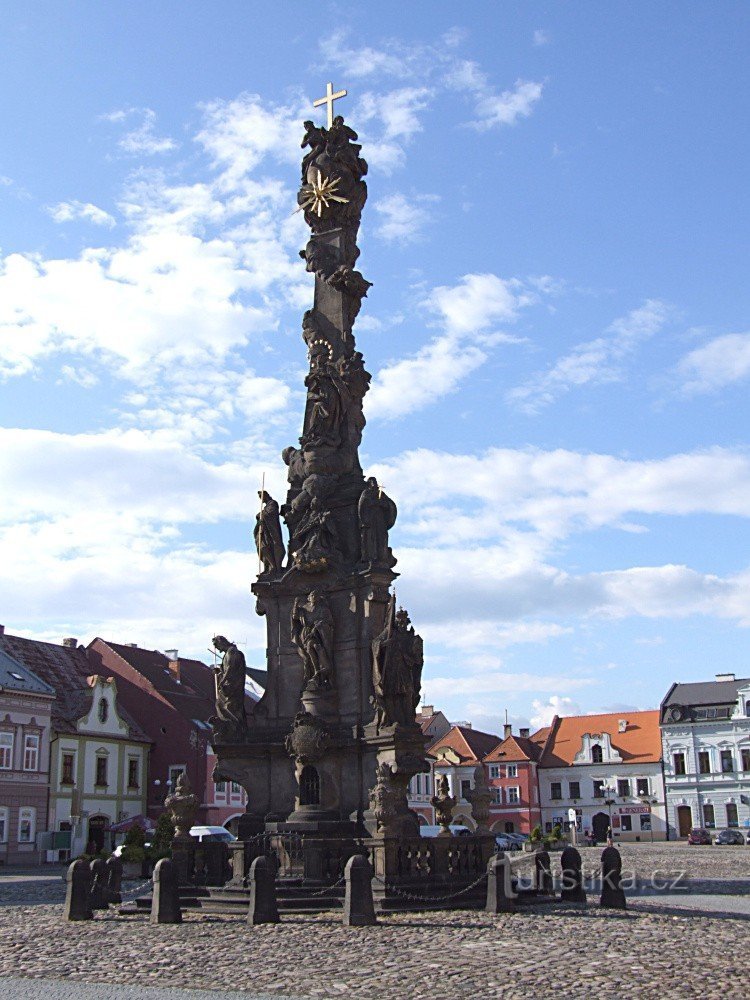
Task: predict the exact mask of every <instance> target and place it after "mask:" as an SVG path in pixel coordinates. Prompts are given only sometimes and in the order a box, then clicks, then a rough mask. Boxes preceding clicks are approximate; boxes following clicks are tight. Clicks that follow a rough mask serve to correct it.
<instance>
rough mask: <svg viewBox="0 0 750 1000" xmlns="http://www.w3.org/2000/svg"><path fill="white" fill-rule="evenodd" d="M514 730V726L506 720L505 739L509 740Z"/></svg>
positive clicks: (504, 727)
mask: <svg viewBox="0 0 750 1000" xmlns="http://www.w3.org/2000/svg"><path fill="white" fill-rule="evenodd" d="M512 732H513V726H512V725H511V723H510V722H506V723H505V725H504V726H503V739H504V740H507V739H508V737H509V736H510V735H511V733H512Z"/></svg>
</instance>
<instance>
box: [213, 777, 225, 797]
mask: <svg viewBox="0 0 750 1000" xmlns="http://www.w3.org/2000/svg"><path fill="white" fill-rule="evenodd" d="M214 791H215V792H216V794H217V795H221V796H222V797H223V796H224V795H226V793H227V783H226V781H216V782H214Z"/></svg>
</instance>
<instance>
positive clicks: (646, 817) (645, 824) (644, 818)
mask: <svg viewBox="0 0 750 1000" xmlns="http://www.w3.org/2000/svg"><path fill="white" fill-rule="evenodd" d="M640 820H641V830H645V831H646V833H649V832H650V831H651V813H641V815H640Z"/></svg>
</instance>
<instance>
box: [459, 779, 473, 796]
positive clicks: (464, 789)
mask: <svg viewBox="0 0 750 1000" xmlns="http://www.w3.org/2000/svg"><path fill="white" fill-rule="evenodd" d="M470 791H471V782H470V781H462V782H461V798H462V799H465V798H466V797H467V795H468V794H469V792H470Z"/></svg>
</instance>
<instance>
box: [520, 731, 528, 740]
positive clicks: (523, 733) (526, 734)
mask: <svg viewBox="0 0 750 1000" xmlns="http://www.w3.org/2000/svg"><path fill="white" fill-rule="evenodd" d="M518 734H519V736H521V737H522V738H523V739H525V740H527V739H528V738H529V730H528V729H519V730H518Z"/></svg>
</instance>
